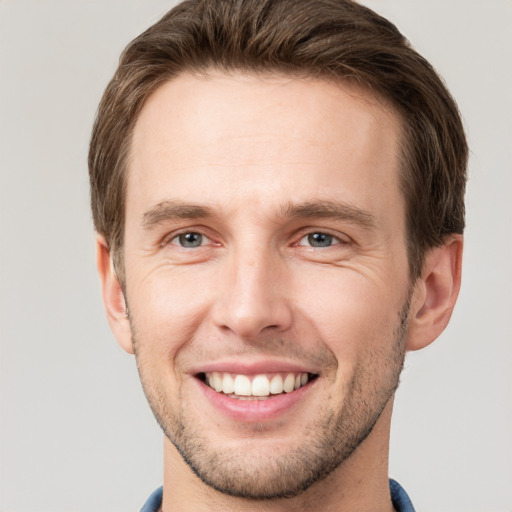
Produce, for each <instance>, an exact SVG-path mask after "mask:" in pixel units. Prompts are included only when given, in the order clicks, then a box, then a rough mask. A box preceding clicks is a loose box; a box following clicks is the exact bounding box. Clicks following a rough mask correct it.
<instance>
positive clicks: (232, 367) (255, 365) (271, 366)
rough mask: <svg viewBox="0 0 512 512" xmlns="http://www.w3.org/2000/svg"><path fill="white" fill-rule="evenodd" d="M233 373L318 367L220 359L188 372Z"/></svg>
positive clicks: (301, 371) (272, 371)
mask: <svg viewBox="0 0 512 512" xmlns="http://www.w3.org/2000/svg"><path fill="white" fill-rule="evenodd" d="M211 372H219V373H233V374H242V375H258V374H265V373H313V374H316V373H318V369H315V368H311V367H309V366H307V365H305V364H301V363H296V362H293V361H286V360H279V359H266V360H265V359H264V360H258V361H243V360H240V359H238V360H220V361H214V362H208V363H204V364H200V365H197V366H195V367H194V368H192V369H191V371H190V373H191V374H194V375H197V374H200V373H211Z"/></svg>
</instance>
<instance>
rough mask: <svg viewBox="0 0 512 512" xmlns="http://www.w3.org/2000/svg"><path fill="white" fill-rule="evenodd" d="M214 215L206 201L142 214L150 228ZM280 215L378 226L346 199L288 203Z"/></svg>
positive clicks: (160, 207)
mask: <svg viewBox="0 0 512 512" xmlns="http://www.w3.org/2000/svg"><path fill="white" fill-rule="evenodd" d="M214 216H215V210H214V209H212V208H210V207H208V206H203V205H197V204H190V203H182V202H178V201H172V200H168V201H162V202H160V203H158V204H157V205H155V206H154V207H153V208H151V209H150V210H148V211H147V212H145V213H144V214H143V217H142V227H143V228H144V229H146V230H151V229H153V228H154V227H156V226H158V225H159V224H162V223H164V222H167V221H173V220H178V219H207V218H212V217H214ZM280 217H282V218H285V219H286V218H288V219H322V218H330V219H335V220H342V221H347V222H352V223H354V224H357V225H360V226H362V227H364V228H367V229H371V228H373V227H375V217H374V216H373V215H372V214H371V213H370V212H367V211H365V210H362V209H360V208H357V207H355V206H353V205H350V204H348V203H344V202H335V201H311V202H304V203H292V202H290V203H287V204H286V205H284V206H283V207H282V208H281V212H280Z"/></svg>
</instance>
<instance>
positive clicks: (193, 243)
mask: <svg viewBox="0 0 512 512" xmlns="http://www.w3.org/2000/svg"><path fill="white" fill-rule="evenodd" d="M208 241H209V239H208V238H207V237H206V236H204V235H202V234H201V233H196V232H195V231H190V232H187V233H181V234H180V235H178V236H175V237H174V238H173V239H172V240H171V241H170V243H171V244H173V245H178V246H180V247H185V248H186V249H194V248H195V247H201V246H202V245H205V244H206V243H207V242H208Z"/></svg>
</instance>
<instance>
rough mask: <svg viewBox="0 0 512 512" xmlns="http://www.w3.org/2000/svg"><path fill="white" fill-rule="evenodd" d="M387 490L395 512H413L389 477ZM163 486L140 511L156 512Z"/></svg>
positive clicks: (399, 487) (410, 504)
mask: <svg viewBox="0 0 512 512" xmlns="http://www.w3.org/2000/svg"><path fill="white" fill-rule="evenodd" d="M389 491H390V493H391V502H392V503H393V507H394V508H395V510H396V512H414V507H413V506H412V502H411V500H410V499H409V496H407V493H406V492H405V491H404V489H403V488H402V486H401V485H400V484H399V483H398V482H396V481H395V480H391V479H389ZM162 493H163V487H160V488H158V489H157V490H156V491H155V492H153V494H152V495H151V496H150V497H149V498H148V501H146V503H145V504H144V506H143V507H142V508H141V509H140V512H158V510H159V509H160V506H161V505H162Z"/></svg>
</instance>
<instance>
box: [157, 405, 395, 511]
mask: <svg viewBox="0 0 512 512" xmlns="http://www.w3.org/2000/svg"><path fill="white" fill-rule="evenodd" d="M391 409H392V401H390V403H388V405H387V406H386V408H385V409H384V411H383V412H382V414H381V416H380V418H379V420H378V421H377V423H376V424H375V427H374V428H373V430H372V432H371V433H370V435H369V436H368V437H367V438H366V439H365V440H364V441H363V442H362V443H361V444H360V445H359V446H358V448H357V449H356V450H355V451H354V452H353V454H352V455H351V456H350V457H349V458H348V459H347V460H346V461H345V462H343V464H341V465H340V466H339V467H338V468H337V469H336V470H334V471H333V472H332V473H330V474H329V475H328V476H327V477H326V478H324V479H323V480H321V481H319V482H316V483H315V484H313V485H312V486H311V487H310V488H309V489H307V490H306V491H305V492H303V493H301V494H300V495H298V496H295V497H292V498H282V499H275V500H248V499H244V498H236V497H233V496H229V495H226V494H223V493H220V492H218V491H216V490H214V489H212V488H211V487H209V486H207V485H206V484H204V483H203V482H202V481H201V480H200V479H199V477H197V476H196V475H195V474H194V473H193V472H192V470H191V469H190V468H189V466H188V465H187V464H186V463H185V462H184V460H183V459H182V457H181V455H180V454H179V453H178V451H177V450H176V448H175V447H174V446H173V445H172V443H171V442H170V441H169V440H168V439H167V438H165V440H164V494H163V502H162V509H163V511H164V512H188V511H194V512H203V511H205V512H206V511H211V510H223V511H226V512H234V511H237V512H261V511H266V512H284V511H296V512H310V511H318V510H322V511H325V512H331V511H332V512H334V511H340V510H357V511H359V512H392V511H393V507H392V504H391V497H390V493H389V484H388V453H389V428H390V422H391Z"/></svg>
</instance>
